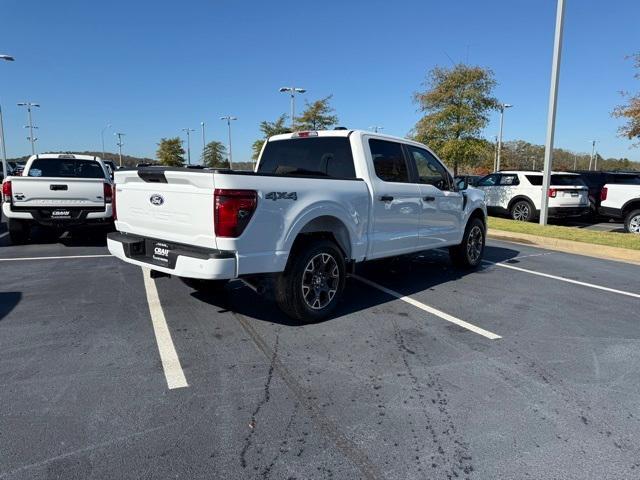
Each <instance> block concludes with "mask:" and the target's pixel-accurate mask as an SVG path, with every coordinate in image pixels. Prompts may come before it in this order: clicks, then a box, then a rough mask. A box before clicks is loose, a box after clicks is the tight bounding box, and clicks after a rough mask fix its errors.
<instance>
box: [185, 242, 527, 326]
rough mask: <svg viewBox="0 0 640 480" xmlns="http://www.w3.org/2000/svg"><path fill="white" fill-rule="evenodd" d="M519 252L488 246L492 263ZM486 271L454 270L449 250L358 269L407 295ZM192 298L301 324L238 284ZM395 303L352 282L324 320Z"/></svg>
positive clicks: (246, 313) (264, 318) (265, 318)
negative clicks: (332, 311) (331, 312)
mask: <svg viewBox="0 0 640 480" xmlns="http://www.w3.org/2000/svg"><path fill="white" fill-rule="evenodd" d="M519 253H520V252H519V251H518V250H514V249H510V248H502V247H490V246H487V247H486V254H488V255H490V258H491V261H493V262H502V261H507V260H510V259H514V258H515V257H516V256H517V255H518V254H519ZM485 271H486V270H485V269H483V268H480V269H478V270H475V271H469V270H462V269H458V268H455V267H454V266H453V265H452V264H451V262H450V261H449V255H448V253H447V252H446V251H438V250H436V251H428V252H421V253H417V254H413V255H407V256H403V257H397V258H392V259H384V260H376V261H371V262H366V263H364V264H362V265H359V266H358V268H357V271H356V273H357V274H358V275H360V276H363V277H365V278H367V279H369V280H371V281H373V282H376V283H379V284H381V285H383V286H385V287H387V288H389V289H392V290H395V291H397V292H399V293H401V294H402V295H407V296H408V295H413V294H415V293H419V292H422V291H424V290H429V289H432V288H434V287H436V286H438V285H442V284H445V283H449V282H454V281H456V280H459V279H461V278H463V277H465V276H467V275H472V274H473V275H482V274H483V273H484V272H485ZM191 295H192V296H193V297H194V298H196V299H198V300H200V301H202V302H205V303H208V304H209V305H212V306H214V307H216V308H218V309H219V311H220V312H228V311H232V312H236V313H239V314H241V315H244V316H247V317H251V318H255V319H257V320H262V321H266V322H272V323H278V324H281V325H286V326H300V324H299V323H297V322H295V321H294V320H291V319H290V318H288V317H287V316H286V315H284V314H283V313H282V312H281V311H280V310H279V309H278V307H277V305H276V304H275V302H273V301H269V300H268V299H267V298H264V297H261V296H259V295H258V294H256V293H255V292H254V291H253V290H251V289H249V288H247V287H244V286H242V287H241V286H240V285H239V284H238V283H237V282H234V283H231V284H230V285H228V286H227V287H226V288H225V290H223V291H221V292H218V293H215V294H214V293H204V292H199V291H195V292H193V293H192V294H191ZM393 300H395V297H391V296H389V295H387V294H386V293H384V292H381V291H379V290H375V289H372V288H370V287H367V286H364V285H362V284H361V283H360V282H358V281H357V280H354V279H349V280H348V281H347V284H346V287H345V292H344V295H343V298H342V301H341V302H340V304H339V305H338V308H337V309H336V310H335V312H334V313H333V314H332V315H331V316H330V317H329V318H328V319H327V320H325V321H331V320H333V319H336V318H339V317H341V316H344V315H349V314H352V313H357V312H360V311H363V310H367V309H369V308H372V307H376V306H379V305H382V304H384V303H388V302H390V301H393Z"/></svg>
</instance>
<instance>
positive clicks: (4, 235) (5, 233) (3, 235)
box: [0, 232, 9, 238]
mask: <svg viewBox="0 0 640 480" xmlns="http://www.w3.org/2000/svg"><path fill="white" fill-rule="evenodd" d="M7 235H9V232H4V233H0V238H2V237H6V236H7Z"/></svg>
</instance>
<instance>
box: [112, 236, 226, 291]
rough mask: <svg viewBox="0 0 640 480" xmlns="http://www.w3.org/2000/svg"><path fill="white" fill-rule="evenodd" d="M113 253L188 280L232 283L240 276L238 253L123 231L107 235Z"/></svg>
mask: <svg viewBox="0 0 640 480" xmlns="http://www.w3.org/2000/svg"><path fill="white" fill-rule="evenodd" d="M107 247H108V248H109V252H111V254H112V255H113V256H115V257H118V258H119V259H121V260H123V261H125V262H127V263H131V264H133V265H138V266H140V267H147V268H150V269H152V270H157V271H159V272H163V273H168V274H170V275H177V276H179V277H186V278H200V279H204V280H228V279H232V278H236V277H237V260H236V255H235V253H234V252H227V251H223V250H215V249H208V248H198V247H193V246H191V245H182V244H177V243H173V242H167V241H163V240H160V239H155V238H146V237H140V236H137V235H131V234H127V233H121V232H111V233H109V234H108V235H107Z"/></svg>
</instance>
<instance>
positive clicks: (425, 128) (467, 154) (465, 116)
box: [412, 64, 498, 172]
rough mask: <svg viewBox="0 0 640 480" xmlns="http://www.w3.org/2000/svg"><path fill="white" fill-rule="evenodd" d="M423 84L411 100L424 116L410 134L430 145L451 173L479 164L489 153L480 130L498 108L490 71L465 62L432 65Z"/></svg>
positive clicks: (493, 81) (494, 83)
mask: <svg viewBox="0 0 640 480" xmlns="http://www.w3.org/2000/svg"><path fill="white" fill-rule="evenodd" d="M423 85H424V87H425V90H424V91H421V92H416V93H415V94H414V101H415V102H416V103H417V104H418V105H419V109H420V111H422V112H424V113H425V115H424V116H423V117H422V118H421V119H420V120H419V121H418V123H417V124H416V125H415V127H414V129H413V132H412V136H413V137H414V138H415V139H416V140H417V141H419V142H422V143H425V144H427V145H429V146H430V147H431V148H433V149H434V150H435V151H436V153H437V154H438V155H439V156H440V157H441V158H442V159H443V160H444V161H445V162H447V163H448V164H449V165H451V166H453V170H454V172H457V171H458V168H459V167H460V166H465V167H467V168H471V167H478V166H480V165H482V163H483V162H484V161H486V157H487V153H488V152H487V144H486V141H484V140H483V139H482V138H481V132H482V130H483V129H484V128H485V127H486V126H487V124H488V123H489V114H490V112H491V111H492V110H495V109H496V108H497V107H498V101H497V100H496V98H494V97H493V96H492V92H493V89H494V87H495V86H496V81H495V79H494V77H493V72H492V71H491V70H489V69H486V68H482V67H477V66H469V65H464V64H458V65H455V66H454V67H451V68H446V67H435V68H434V69H433V70H431V71H430V72H429V73H428V75H427V80H426V81H425V83H424V84H423Z"/></svg>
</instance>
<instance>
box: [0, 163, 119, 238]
mask: <svg viewBox="0 0 640 480" xmlns="http://www.w3.org/2000/svg"><path fill="white" fill-rule="evenodd" d="M2 196H3V200H4V202H3V204H2V213H3V214H4V216H5V218H6V219H7V221H8V227H9V236H10V238H11V241H12V242H13V243H16V244H20V243H24V242H26V241H27V240H28V239H29V234H30V231H31V226H32V225H34V224H39V225H43V226H45V227H52V228H55V229H62V228H68V227H72V226H78V225H90V224H101V225H108V224H110V223H111V222H112V212H111V197H112V184H111V179H110V176H109V173H108V170H107V168H106V167H105V166H104V164H103V163H102V160H100V158H98V157H93V156H88V155H72V154H57V153H49V154H41V155H33V156H31V157H30V158H29V160H27V163H26V165H25V168H24V171H23V172H22V175H21V176H9V177H7V178H6V179H5V181H4V182H3V183H2Z"/></svg>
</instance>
